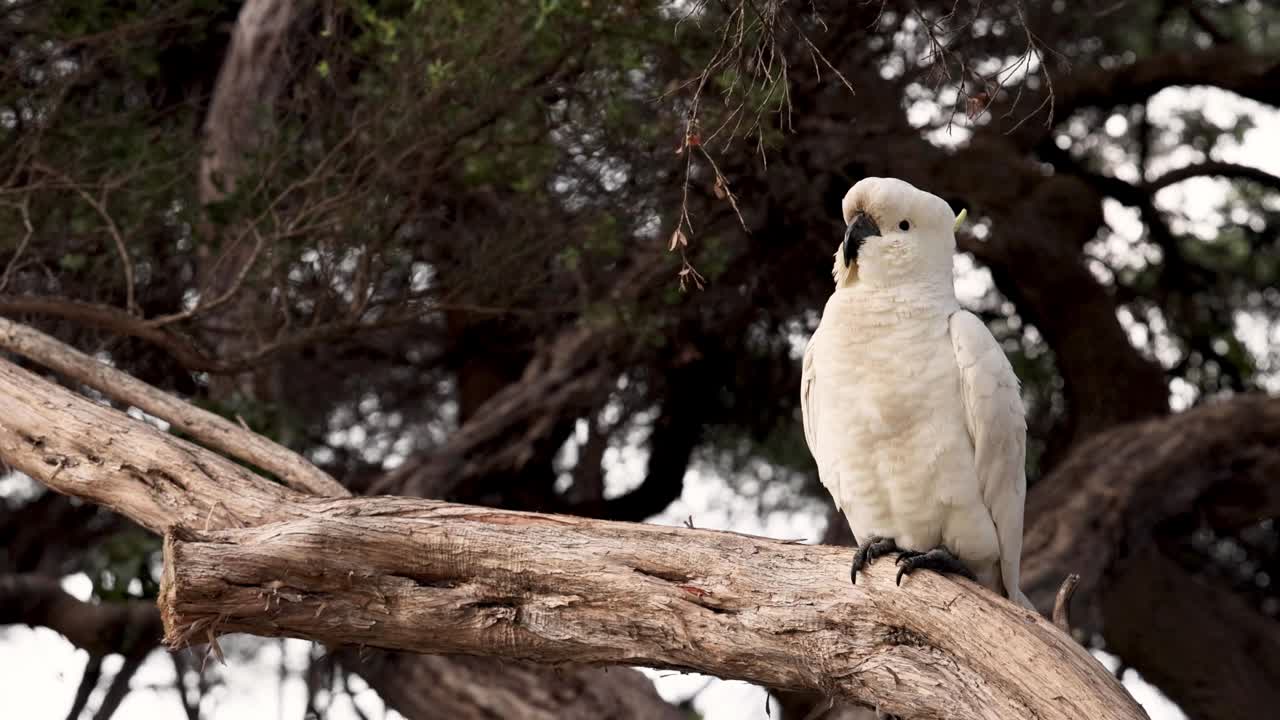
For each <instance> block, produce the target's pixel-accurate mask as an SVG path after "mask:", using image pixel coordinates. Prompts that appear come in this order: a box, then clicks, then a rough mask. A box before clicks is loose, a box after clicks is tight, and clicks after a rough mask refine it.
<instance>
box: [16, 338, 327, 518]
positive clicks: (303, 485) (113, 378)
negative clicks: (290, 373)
mask: <svg viewBox="0 0 1280 720" xmlns="http://www.w3.org/2000/svg"><path fill="white" fill-rule="evenodd" d="M0 348H3V349H5V350H9V351H11V352H14V353H17V354H19V355H24V356H28V357H39V358H41V359H42V360H43V361H44V363H45V364H46V365H47V366H48V367H49V368H50V369H51V370H55V371H57V372H58V373H60V374H62V375H63V376H64V377H67V378H70V379H72V380H76V381H78V382H82V383H84V384H85V385H88V386H89V387H92V388H95V389H98V390H100V391H101V392H103V393H106V394H107V395H108V396H109V397H110V398H111V399H113V400H116V401H118V402H123V403H127V404H129V405H133V406H134V407H136V408H138V409H139V410H142V411H143V412H146V413H149V414H151V415H154V416H155V417H158V418H160V419H162V420H164V421H166V422H168V423H171V424H172V425H173V426H174V427H176V428H178V429H179V430H182V431H183V432H185V433H187V434H188V435H191V436H194V437H199V438H202V439H203V440H204V441H205V442H206V443H208V444H209V446H210V447H212V448H214V449H216V450H220V451H222V452H224V453H227V454H229V455H233V456H235V457H240V458H243V459H244V460H247V461H249V462H251V463H253V464H254V465H257V466H258V467H260V468H262V469H263V470H266V471H268V472H270V473H272V474H274V475H276V476H277V477H279V478H280V480H281V481H282V482H284V483H285V484H286V485H289V486H290V487H293V488H295V489H297V490H301V491H303V492H309V493H313V494H316V495H323V496H337V497H345V496H347V495H350V494H351V493H350V492H349V491H348V490H347V489H346V488H344V487H343V486H342V485H340V484H339V483H338V481H337V480H334V479H333V478H331V477H329V475H328V474H327V473H325V472H323V471H322V470H320V469H319V468H317V467H316V466H315V465H312V464H311V463H309V462H307V461H306V459H304V458H303V457H302V456H300V455H298V454H297V453H295V452H292V451H290V450H288V449H287V448H284V447H281V446H280V445H277V444H276V443H273V442H271V441H270V440H268V439H266V438H264V437H262V436H261V435H258V434H257V433H254V432H250V431H248V430H245V429H243V428H241V427H240V426H238V425H236V424H234V423H232V422H231V421H229V420H227V419H226V418H223V417H222V416H220V415H214V414H213V413H211V412H209V411H207V410H202V409H200V408H198V407H195V406H194V405H191V404H190V403H186V402H183V401H181V400H179V399H177V398H175V397H173V396H172V395H169V394H167V393H163V392H160V391H159V390H156V389H155V388H153V387H151V386H150V385H147V384H146V383H144V382H142V381H140V380H138V379H137V378H134V377H133V376H131V375H129V374H128V373H123V372H120V371H119V370H116V369H115V368H113V367H111V366H110V365H106V364H104V363H100V362H98V361H97V360H94V359H93V358H91V357H89V356H88V355H85V354H84V353H81V352H79V351H76V350H74V349H72V348H69V347H67V346H66V345H63V344H62V343H60V342H58V341H57V340H54V339H53V338H51V337H49V336H48V335H45V334H44V333H42V332H40V331H38V330H35V329H33V328H30V327H27V326H26V325H22V324H20V323H15V322H12V321H10V320H6V319H4V318H0Z"/></svg>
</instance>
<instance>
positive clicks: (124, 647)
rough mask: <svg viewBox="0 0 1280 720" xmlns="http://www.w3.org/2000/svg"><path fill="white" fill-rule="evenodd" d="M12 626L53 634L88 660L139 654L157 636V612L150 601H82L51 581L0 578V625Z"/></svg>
mask: <svg viewBox="0 0 1280 720" xmlns="http://www.w3.org/2000/svg"><path fill="white" fill-rule="evenodd" d="M15 624H23V625H31V626H33V627H35V626H40V627H47V628H49V629H51V630H55V631H57V632H58V633H60V634H61V635H62V636H63V637H65V638H66V639H67V640H68V641H69V642H70V643H71V644H72V645H75V646H76V647H78V648H81V649H83V650H85V651H87V652H88V653H89V657H90V658H93V657H102V656H104V655H109V654H112V653H119V654H122V655H129V654H132V653H137V652H141V653H142V654H143V655H145V654H146V653H147V652H148V651H150V650H151V649H152V648H154V647H156V646H158V645H159V644H160V637H161V634H162V633H161V625H160V614H159V613H157V612H156V608H155V605H154V604H152V603H150V602H146V601H142V600H129V601H127V602H121V603H89V602H84V601H83V600H79V599H77V598H76V597H74V596H72V595H71V594H70V593H68V592H67V591H65V590H63V589H62V586H61V585H60V584H59V583H58V580H57V579H56V578H52V577H48V576H45V575H32V574H26V573H19V574H4V575H0V625H15Z"/></svg>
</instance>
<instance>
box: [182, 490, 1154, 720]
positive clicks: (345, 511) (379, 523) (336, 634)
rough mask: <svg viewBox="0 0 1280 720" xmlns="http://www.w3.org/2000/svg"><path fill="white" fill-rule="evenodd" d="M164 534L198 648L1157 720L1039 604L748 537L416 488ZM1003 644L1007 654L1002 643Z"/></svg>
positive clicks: (1007, 713)
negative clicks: (487, 502) (557, 668)
mask: <svg viewBox="0 0 1280 720" xmlns="http://www.w3.org/2000/svg"><path fill="white" fill-rule="evenodd" d="M302 506H303V507H306V508H307V517H306V518H305V519H300V520H295V521H291V522H284V523H275V524H270V525H265V526H261V527H255V528H249V529H244V530H226V531H211V532H208V533H205V532H197V531H189V530H186V529H179V530H175V531H173V532H171V533H170V534H169V535H168V536H167V537H166V541H165V556H166V557H165V568H166V571H165V577H164V580H163V582H162V590H161V599H160V606H161V613H162V616H163V617H164V619H165V627H166V638H167V640H168V642H169V643H170V644H171V645H173V646H175V647H181V646H183V645H184V644H186V643H187V642H191V641H195V642H203V641H206V640H208V639H211V638H213V637H214V636H215V635H216V634H219V633H225V632H249V633H253V634H258V635H266V636H277V635H284V636H292V637H303V638H307V639H311V640H316V641H319V642H324V643H326V644H330V645H356V646H368V647H382V648H387V649H397V650H412V651H417V652H429V653H467V654H482V655H498V656H502V657H511V658H517V659H522V660H533V661H538V662H544V663H565V662H576V663H591V664H642V665H647V666H650V667H659V668H678V669H688V670H694V671H697V672H703V673H708V674H713V675H716V676H719V677H724V678H731V679H739V680H746V681H750V682H754V683H759V684H763V685H767V686H769V687H777V688H784V689H791V690H801V689H805V690H823V691H826V692H829V693H831V694H834V695H836V696H839V697H841V698H843V699H847V700H853V701H856V702H859V703H861V704H864V705H873V706H877V707H879V708H880V709H881V710H882V711H885V712H892V713H895V714H899V715H905V716H907V717H913V718H943V717H947V718H1023V717H1039V718H1044V719H1046V720H1047V719H1049V718H1063V719H1064V720H1065V719H1066V718H1080V717H1089V718H1140V717H1144V715H1143V713H1142V711H1141V710H1140V709H1139V708H1138V706H1137V704H1136V703H1134V702H1133V700H1132V698H1130V697H1129V696H1128V694H1127V693H1126V692H1125V691H1124V689H1123V688H1121V687H1120V686H1119V684H1118V683H1116V682H1115V680H1114V678H1112V677H1111V675H1110V674H1109V673H1108V672H1107V671H1106V670H1105V669H1103V668H1102V666H1101V665H1100V664H1099V663H1098V662H1097V661H1096V660H1094V659H1093V658H1092V657H1091V656H1090V655H1089V654H1088V653H1087V652H1086V651H1085V650H1084V649H1083V648H1081V647H1080V646H1079V645H1077V644H1076V643H1075V642H1074V641H1072V640H1071V639H1070V638H1069V637H1067V636H1066V635H1064V634H1062V633H1061V632H1059V631H1058V630H1057V629H1056V628H1054V627H1053V626H1052V625H1051V624H1050V623H1049V622H1048V621H1046V620H1045V619H1043V618H1041V617H1039V616H1038V615H1036V614H1034V613H1031V612H1028V611H1026V610H1022V609H1020V608H1018V607H1017V606H1015V605H1014V604H1013V603H1010V602H1008V601H1006V600H1005V599H1003V598H999V597H997V596H995V595H993V594H991V593H988V592H985V591H983V590H981V589H980V588H978V587H977V586H976V585H972V584H969V583H957V582H953V581H951V580H949V579H946V578H943V577H941V576H938V575H936V574H931V573H921V574H919V575H913V576H912V577H911V578H910V579H909V580H907V581H906V582H905V583H904V586H903V587H901V588H900V587H896V586H895V585H894V580H893V579H894V575H895V567H894V566H893V564H892V563H878V564H876V565H875V566H874V567H873V570H872V571H871V572H870V573H869V576H868V581H867V582H860V583H858V584H857V585H856V586H855V585H851V584H850V583H849V581H848V560H849V558H848V552H847V551H844V550H841V549H838V548H831V547H825V546H803V545H795V544H788V543H783V542H779V541H775V540H768V539H763V538H753V537H749V536H744V535H737V534H733V533H724V532H714V531H707V530H688V529H683V528H667V527H659V526H651V525H640V524H632V523H619V522H608V521H599V520H588V519H584V518H573V517H568V516H554V515H542V514H534V513H518V512H512V511H500V510H492V509H486V508H478V507H470V506H463V505H452V504H447V503H439V502H433V501H428V500H414V499H408V498H369V499H365V498H361V499H352V500H326V501H318V500H307V501H305V502H304V503H302ZM997 648H998V649H997Z"/></svg>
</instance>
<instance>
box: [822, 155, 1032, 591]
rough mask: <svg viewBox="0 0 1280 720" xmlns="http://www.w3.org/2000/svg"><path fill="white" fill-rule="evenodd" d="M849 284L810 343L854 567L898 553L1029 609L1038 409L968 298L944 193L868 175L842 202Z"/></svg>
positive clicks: (832, 483) (842, 257)
mask: <svg viewBox="0 0 1280 720" xmlns="http://www.w3.org/2000/svg"><path fill="white" fill-rule="evenodd" d="M842 210H843V213H844V222H845V225H846V230H845V234H844V241H843V242H842V243H841V245H840V248H839V250H837V251H836V258H835V271H834V274H835V281H836V289H835V292H834V293H833V294H832V295H831V298H830V299H829V300H828V301H827V305H826V308H825V309H824V310H823V313H822V321H821V323H819V325H818V329H817V331H816V332H814V334H813V338H812V339H811V340H810V341H809V345H808V347H807V348H806V349H805V353H804V373H803V377H802V380H801V389H800V400H801V408H802V412H803V415H804V433H805V440H806V442H807V443H808V445H809V451H810V452H811V453H812V454H813V457H814V460H816V461H817V464H818V473H819V476H820V477H821V479H822V484H823V485H824V486H825V487H826V488H827V490H828V491H830V492H831V496H832V497H833V498H835V501H836V504H837V505H838V506H839V508H840V510H841V511H842V512H843V513H844V515H845V518H846V519H847V520H848V521H849V525H850V526H851V527H852V528H853V532H854V535H855V537H856V538H857V540H858V542H859V547H858V550H857V553H856V554H855V556H854V560H853V570H852V573H851V575H852V578H853V582H855V583H856V582H857V581H858V578H857V572H858V570H860V569H862V568H863V567H864V566H865V565H866V564H867V563H868V562H870V561H872V560H874V559H875V558H877V557H880V556H882V555H886V554H889V553H898V565H899V566H900V567H899V571H898V578H897V579H898V582H899V583H901V581H902V576H903V574H904V573H910V572H911V571H912V570H915V569H917V568H929V569H933V570H936V571H939V572H951V573H958V574H962V575H965V576H967V577H970V578H973V579H976V580H977V581H978V582H980V583H982V584H983V585H985V586H987V587H989V588H991V589H992V590H995V591H996V592H998V593H1001V594H1003V595H1006V596H1007V597H1009V598H1010V599H1012V600H1014V601H1015V602H1018V603H1020V604H1022V605H1024V606H1026V607H1028V608H1030V607H1031V603H1030V602H1029V601H1028V600H1027V598H1026V596H1025V595H1023V594H1022V591H1021V589H1020V588H1019V586H1018V569H1019V568H1018V565H1019V560H1020V557H1021V555H1022V513H1023V506H1024V499H1025V497H1026V475H1025V469H1024V459H1025V457H1026V428H1027V426H1026V419H1025V413H1024V410H1023V406H1022V398H1021V396H1020V394H1019V391H1018V378H1017V376H1016V375H1015V374H1014V372H1013V368H1012V367H1011V366H1010V365H1009V360H1008V358H1006V357H1005V355H1004V352H1003V351H1002V350H1001V349H1000V345H999V343H997V342H996V339H995V338H994V337H992V335H991V332H990V331H989V330H988V329H987V327H986V326H985V325H984V324H983V323H982V321H981V320H979V319H978V318H977V317H976V316H974V315H973V314H972V313H970V312H967V311H965V310H962V309H961V308H960V305H959V303H958V302H957V301H956V295H955V287H954V281H953V278H952V256H953V254H954V252H955V246H956V241H955V229H956V227H958V226H959V224H960V220H958V219H957V218H956V215H955V213H953V212H952V210H951V208H950V206H949V205H948V204H947V203H946V201H944V200H943V199H942V198H939V197H937V196H936V195H931V194H929V193H927V192H924V191H921V190H918V189H916V188H915V187H913V186H912V185H910V184H909V183H906V182H903V181H901V180H897V179H893V178H866V179H864V180H862V181H860V182H858V183H857V184H856V185H854V186H853V188H852V189H850V190H849V192H848V194H846V195H845V197H844V201H843V203H842Z"/></svg>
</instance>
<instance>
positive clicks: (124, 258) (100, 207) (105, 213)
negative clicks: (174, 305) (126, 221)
mask: <svg viewBox="0 0 1280 720" xmlns="http://www.w3.org/2000/svg"><path fill="white" fill-rule="evenodd" d="M32 167H34V168H35V169H37V170H39V171H41V172H44V173H47V174H49V175H53V176H54V177H56V178H58V179H59V180H62V181H63V182H65V183H67V185H68V187H70V188H71V189H72V190H74V191H75V193H76V194H77V195H79V196H80V197H81V199H83V200H84V201H85V202H86V203H88V204H89V207H91V208H93V210H94V212H96V213H98V216H99V217H101V218H102V221H103V222H104V223H106V224H107V234H109V235H110V236H111V240H112V241H113V242H114V243H115V246H116V254H118V255H119V256H120V263H121V264H122V265H124V284H125V288H124V290H125V309H126V310H127V311H128V313H129V314H130V315H136V314H137V313H138V304H137V302H136V301H135V300H134V289H133V261H132V260H130V259H129V248H128V246H127V245H126V244H125V241H124V235H123V234H122V233H121V232H120V227H119V226H118V225H116V221H115V218H113V217H111V212H110V211H109V210H107V198H106V194H107V190H106V188H105V187H104V188H103V190H102V197H101V198H100V199H99V198H95V197H94V196H93V195H90V194H89V191H87V190H85V189H84V187H83V186H82V185H80V184H79V183H76V182H74V181H72V180H71V179H70V178H69V177H67V176H66V175H64V174H63V173H62V171H60V170H57V169H55V168H52V167H49V166H47V165H44V164H42V163H36V164H34V165H33V166H32Z"/></svg>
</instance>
